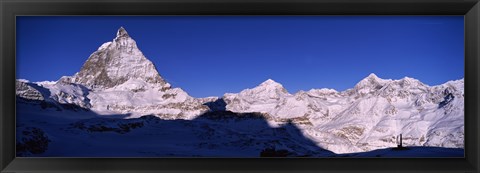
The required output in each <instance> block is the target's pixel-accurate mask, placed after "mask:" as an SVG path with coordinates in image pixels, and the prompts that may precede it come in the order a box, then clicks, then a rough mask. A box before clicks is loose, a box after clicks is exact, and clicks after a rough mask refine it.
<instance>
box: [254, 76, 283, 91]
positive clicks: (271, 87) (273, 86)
mask: <svg viewBox="0 0 480 173" xmlns="http://www.w3.org/2000/svg"><path fill="white" fill-rule="evenodd" d="M252 90H255V91H268V92H270V91H274V92H279V93H288V91H287V89H285V88H284V87H283V85H282V84H280V83H278V82H275V81H274V80H272V79H267V80H266V81H264V82H262V83H261V84H260V85H258V86H257V87H255V88H253V89H252Z"/></svg>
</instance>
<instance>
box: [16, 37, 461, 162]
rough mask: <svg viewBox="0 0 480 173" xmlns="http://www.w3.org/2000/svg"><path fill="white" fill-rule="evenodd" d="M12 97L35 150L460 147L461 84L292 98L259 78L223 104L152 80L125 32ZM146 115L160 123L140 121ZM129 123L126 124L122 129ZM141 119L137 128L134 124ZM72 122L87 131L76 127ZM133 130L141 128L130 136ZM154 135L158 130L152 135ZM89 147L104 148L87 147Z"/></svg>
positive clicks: (395, 83)
mask: <svg viewBox="0 0 480 173" xmlns="http://www.w3.org/2000/svg"><path fill="white" fill-rule="evenodd" d="M16 95H17V108H18V110H17V117H18V118H19V120H20V121H19V122H20V123H19V126H18V127H17V130H26V131H28V134H32V133H33V131H35V133H37V134H38V135H43V136H45V138H46V137H48V136H50V137H51V138H49V140H42V143H43V144H45V143H48V141H53V142H51V143H53V144H54V145H60V146H63V145H67V143H65V142H64V141H82V142H85V141H89V140H86V139H85V136H90V137H91V138H89V139H93V138H98V136H96V135H94V134H98V133H100V132H101V133H104V132H105V133H106V132H109V133H110V132H116V133H119V134H115V135H114V136H103V137H106V139H109V140H113V141H121V143H124V144H125V146H128V145H130V143H128V142H129V141H130V140H127V141H125V140H124V139H120V138H122V137H124V136H128V137H129V138H130V137H131V138H135V139H140V136H144V137H145V135H146V136H149V138H150V137H153V138H155V140H153V141H151V140H148V141H149V142H160V141H162V142H165V141H169V142H168V143H164V144H165V146H167V148H168V147H170V148H172V147H173V148H175V147H179V148H181V150H182V152H180V153H181V154H180V155H182V156H188V154H187V153H185V152H184V151H185V150H188V149H190V150H194V149H195V150H198V151H201V152H199V153H197V152H192V153H191V154H192V155H202V154H203V155H205V156H216V155H219V154H218V153H216V154H215V150H222V152H223V154H220V155H234V156H235V154H234V153H231V152H233V151H235V150H238V151H244V152H245V153H243V154H241V153H239V155H242V156H243V155H244V154H258V153H259V152H260V151H261V150H262V149H265V148H269V147H277V148H280V149H284V150H286V151H288V152H289V153H290V155H291V156H300V155H311V156H332V155H333V153H331V152H330V151H332V152H334V153H337V154H342V153H356V152H368V151H372V150H378V149H383V148H389V147H395V146H396V145H397V143H396V138H397V136H398V135H400V134H402V136H403V145H405V146H432V147H447V148H463V147H464V80H463V79H460V80H456V81H449V82H446V83H444V84H442V85H437V86H428V85H426V84H423V83H422V82H420V81H419V80H416V79H413V78H409V77H405V78H402V79H398V80H394V79H381V78H379V77H378V76H376V75H375V74H373V73H372V74H370V75H368V76H367V77H366V78H364V79H362V80H360V81H359V82H358V83H357V84H356V85H355V86H352V88H351V89H347V90H345V91H336V90H334V89H327V88H322V89H311V90H309V91H299V92H297V93H294V94H291V93H289V92H288V91H287V90H286V89H285V88H284V87H283V86H282V84H280V83H278V82H275V81H274V80H272V79H268V80H266V81H265V82H263V83H261V84H259V85H258V86H256V87H254V88H251V89H245V90H243V91H241V92H239V93H226V94H225V95H224V96H223V97H222V98H217V97H207V98H193V97H191V96H189V95H188V94H187V93H186V92H185V91H183V90H182V89H181V88H172V87H171V85H170V84H169V83H168V82H167V81H165V80H164V79H163V78H162V77H161V75H160V74H159V73H158V71H157V69H156V68H155V66H154V64H153V63H152V62H151V61H150V60H148V59H147V58H146V57H145V56H144V55H143V53H142V52H141V51H140V50H139V48H138V47H137V45H136V42H135V41H134V40H133V39H132V37H130V35H129V34H128V33H127V31H126V30H125V29H124V28H120V29H119V30H118V32H117V35H116V37H115V38H114V39H113V40H112V41H110V42H107V43H104V44H103V45H101V46H100V47H99V48H98V50H97V51H95V52H93V53H92V54H91V55H90V57H89V58H88V59H87V61H86V62H85V63H84V65H83V66H82V68H81V69H80V71H79V72H78V73H76V74H74V75H73V76H64V77H62V78H60V79H59V80H58V81H45V82H30V81H28V80H23V79H18V80H17V81H16ZM93 117H95V118H93ZM148 117H150V118H148ZM152 117H156V118H153V119H155V121H161V122H160V125H158V124H157V123H155V124H153V123H151V122H145V121H146V120H150V119H152ZM64 118H66V119H69V120H63V119H64ZM92 118H93V119H92ZM105 118H108V119H111V118H114V119H115V120H105ZM118 118H120V119H118ZM48 119H51V120H52V121H55V122H56V123H52V122H47V121H46V120H48ZM22 120H23V121H22ZM64 121H65V122H64ZM137 121H138V122H137ZM40 122H41V123H40ZM60 122H61V123H60ZM130 122H135V123H134V125H132V126H130V125H131V124H129V123H130ZM140 122H141V123H142V126H139V125H138V124H136V123H140ZM62 123H63V124H62ZM78 123H83V124H85V123H87V124H90V126H91V128H90V126H89V127H84V126H75V124H78ZM72 124H74V125H72ZM125 124H127V125H125ZM255 124H257V125H261V126H259V127H254V126H255ZM137 125H138V126H137ZM65 126H68V128H67V127H65ZM71 128H73V130H72V129H71ZM165 128H179V129H176V130H175V129H169V130H165ZM65 129H69V130H65ZM99 129H100V130H99ZM133 129H143V130H138V131H137V132H136V133H133V134H131V133H129V132H130V131H132V130H133ZM159 129H161V130H162V131H164V132H165V133H161V134H160V133H159V132H158V134H157V132H153V131H154V130H159ZM207 129H210V130H207ZM285 129H286V130H285ZM288 129H290V130H288ZM43 131H45V133H43ZM41 132H42V133H41ZM93 132H95V133H94V134H91V133H93ZM120 132H121V133H120ZM167 132H168V133H169V132H172V133H175V134H179V135H185V136H190V137H192V139H188V140H186V139H183V138H177V137H174V136H172V134H168V133H167ZM126 133H128V134H126ZM17 134H20V135H21V133H17ZM19 138H22V136H19ZM172 138H173V139H175V140H177V141H178V142H177V143H176V142H175V140H170V139H172ZM25 139H30V138H25ZM34 139H37V138H34ZM42 139H43V137H42ZM308 140H310V141H308ZM245 141H248V142H245ZM262 141H263V142H265V143H262ZM86 143H88V142H86ZM139 143H140V142H139ZM199 143H202V145H200V144H199ZM43 144H42V145H43ZM97 144H98V145H101V146H102V147H105V146H104V145H107V144H106V143H95V142H92V143H88V145H89V146H95V145H97ZM68 145H72V144H70V143H68ZM108 145H109V144H108ZM131 145H136V143H135V142H133V143H131ZM20 146H21V147H24V148H28V147H27V146H23V144H20ZM174 146H175V147H174ZM224 146H225V147H224ZM119 147H120V146H119ZM130 147H133V146H130ZM67 149H68V148H67ZM150 149H151V150H153V149H152V148H150ZM156 149H158V148H156ZM177 149H178V148H177ZM102 150H105V152H107V149H105V148H103V149H102ZM139 150H141V148H140V149H139ZM327 150H328V151H327ZM88 151H92V152H93V151H97V149H95V148H94V149H92V148H89V149H88ZM247 151H248V152H247ZM63 152H64V151H50V152H47V153H50V154H52V153H63ZM85 152H87V151H85ZM111 152H112V153H115V152H117V150H116V149H112V150H111ZM139 152H140V151H139ZM157 153H164V154H165V153H167V151H162V152H157ZM168 153H169V154H172V153H171V152H170V151H168ZM208 153H210V154H208ZM292 153H296V154H292ZM77 154H88V153H82V152H79V153H77ZM136 154H138V153H136ZM106 155H109V154H106ZM133 155H135V154H133ZM160 155H162V154H160ZM72 156H75V155H72ZM135 156H141V154H140V155H135ZM253 156H256V155H253Z"/></svg>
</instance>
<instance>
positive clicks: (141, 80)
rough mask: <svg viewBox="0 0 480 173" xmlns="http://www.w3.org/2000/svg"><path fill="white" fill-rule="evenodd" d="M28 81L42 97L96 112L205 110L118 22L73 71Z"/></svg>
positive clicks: (172, 114)
mask: <svg viewBox="0 0 480 173" xmlns="http://www.w3.org/2000/svg"><path fill="white" fill-rule="evenodd" d="M17 83H20V84H22V83H25V81H17ZM29 85H30V86H35V87H36V88H37V89H39V90H45V91H46V92H43V95H42V96H43V98H47V99H50V100H54V101H56V102H58V103H65V104H74V105H78V106H80V107H83V108H88V109H90V110H93V111H95V112H96V113H98V114H101V115H111V114H128V117H129V118H134V117H140V116H142V115H156V116H159V117H162V118H165V119H177V118H181V119H192V118H194V117H195V116H197V115H199V114H201V113H203V112H205V111H207V110H208V107H207V106H204V105H203V103H204V99H195V98H192V97H191V96H189V95H188V94H187V93H186V92H185V91H183V90H182V89H181V88H172V87H171V85H170V84H169V83H167V82H166V81H165V80H164V79H163V78H162V77H161V76H160V74H159V73H158V72H157V70H156V68H155V66H154V64H153V63H152V62H151V61H150V60H148V59H147V58H146V57H145V56H144V55H143V53H142V52H141V51H140V50H139V48H138V47H137V44H136V42H135V40H133V39H132V38H131V37H130V35H129V34H128V33H127V31H126V30H125V29H124V28H123V27H121V28H120V29H119V30H118V31H117V35H116V37H115V38H114V39H113V41H111V42H107V43H104V44H103V45H101V46H100V47H99V48H98V50H97V51H95V52H93V53H92V54H91V55H90V57H89V58H88V59H87V61H86V62H85V64H84V65H83V66H82V68H81V70H80V71H79V72H78V73H76V74H75V75H73V76H64V77H62V78H60V79H59V80H58V81H55V82H36V83H29ZM17 86H18V85H17ZM20 89H21V88H20ZM18 92H19V91H17V95H18V94H19V93H18ZM30 93H36V92H30ZM19 96H20V97H24V96H26V97H30V96H31V95H19Z"/></svg>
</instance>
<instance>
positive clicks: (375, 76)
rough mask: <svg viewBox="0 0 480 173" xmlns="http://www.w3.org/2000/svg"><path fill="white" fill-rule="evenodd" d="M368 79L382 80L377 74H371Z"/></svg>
mask: <svg viewBox="0 0 480 173" xmlns="http://www.w3.org/2000/svg"><path fill="white" fill-rule="evenodd" d="M367 78H369V79H380V78H379V77H378V76H377V75H376V74H375V73H370V74H369V75H368V76H367Z"/></svg>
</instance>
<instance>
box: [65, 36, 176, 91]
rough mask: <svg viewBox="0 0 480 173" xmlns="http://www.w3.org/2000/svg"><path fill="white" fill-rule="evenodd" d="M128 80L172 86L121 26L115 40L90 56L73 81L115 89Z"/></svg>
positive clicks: (93, 87) (94, 86) (95, 87)
mask: <svg viewBox="0 0 480 173" xmlns="http://www.w3.org/2000/svg"><path fill="white" fill-rule="evenodd" d="M127 81H139V82H140V81H143V82H146V83H149V84H155V85H160V87H161V88H170V84H168V83H166V82H165V81H164V80H163V79H162V77H160V75H159V74H158V72H157V70H156V68H155V66H154V65H153V63H152V62H151V61H150V60H148V59H147V58H146V57H145V56H144V55H143V53H142V52H141V51H140V49H138V47H137V45H136V43H135V40H133V39H132V38H131V37H130V36H129V35H128V33H127V31H126V30H125V28H123V27H120V29H118V31H117V37H116V38H114V39H113V42H107V43H104V44H103V45H102V46H100V48H99V49H98V50H97V51H95V52H93V53H92V54H91V55H90V57H89V58H88V59H87V61H86V62H85V64H84V65H83V66H82V68H81V70H80V72H78V73H76V74H75V76H74V77H73V78H72V80H71V82H73V83H78V84H82V85H84V86H86V87H88V88H90V89H107V88H113V87H115V86H119V85H121V84H123V83H125V82H127Z"/></svg>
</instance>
